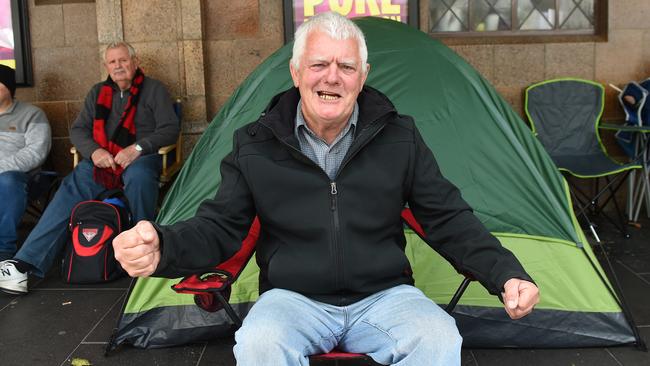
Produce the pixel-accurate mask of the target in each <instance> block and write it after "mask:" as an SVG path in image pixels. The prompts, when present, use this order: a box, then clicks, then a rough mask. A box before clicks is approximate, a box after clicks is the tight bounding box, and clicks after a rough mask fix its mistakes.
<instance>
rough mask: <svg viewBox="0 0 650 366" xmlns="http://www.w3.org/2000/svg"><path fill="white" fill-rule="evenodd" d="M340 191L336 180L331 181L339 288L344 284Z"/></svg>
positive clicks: (335, 279)
mask: <svg viewBox="0 0 650 366" xmlns="http://www.w3.org/2000/svg"><path fill="white" fill-rule="evenodd" d="M338 193H339V191H338V189H337V188H336V182H335V181H332V182H330V198H331V202H332V203H331V206H330V208H331V210H332V220H333V223H334V235H332V251H333V253H334V263H335V269H336V270H335V271H334V285H335V286H336V288H337V289H339V288H341V287H342V285H343V284H344V282H345V281H344V278H343V271H342V269H343V248H341V240H340V236H341V224H340V221H339V212H338V207H337V195H338Z"/></svg>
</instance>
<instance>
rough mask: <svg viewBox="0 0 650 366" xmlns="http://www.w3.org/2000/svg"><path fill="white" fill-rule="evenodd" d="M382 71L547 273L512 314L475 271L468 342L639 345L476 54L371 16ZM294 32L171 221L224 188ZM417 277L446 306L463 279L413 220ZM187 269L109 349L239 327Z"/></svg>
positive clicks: (544, 160)
mask: <svg viewBox="0 0 650 366" xmlns="http://www.w3.org/2000/svg"><path fill="white" fill-rule="evenodd" d="M357 23H358V24H359V26H360V27H361V28H362V30H363V31H364V33H365V35H366V38H367V43H368V49H369V63H370V64H371V66H372V67H371V71H370V74H369V77H368V81H367V84H369V85H370V86H373V87H375V88H377V89H379V90H381V91H382V92H384V93H385V94H386V95H388V97H389V98H390V99H391V100H392V101H393V102H394V104H395V106H396V107H397V110H398V111H400V113H403V114H409V115H412V116H413V117H414V118H415V120H416V121H417V125H418V127H419V129H420V131H421V133H422V135H423V137H424V138H425V140H426V142H427V144H428V145H429V147H430V148H431V149H432V150H433V152H434V154H435V156H436V158H437V160H438V163H439V164H440V167H441V169H442V172H443V174H444V175H445V176H446V177H447V178H448V179H449V180H451V181H452V182H453V183H454V184H456V185H457V186H458V187H459V188H460V190H461V191H462V194H463V197H464V198H465V200H467V201H468V202H469V204H470V205H471V206H472V207H473V208H474V210H475V213H476V215H477V216H478V217H479V218H480V220H481V221H482V222H483V223H484V224H485V225H486V226H487V228H488V229H489V230H490V231H491V232H492V233H493V234H494V235H495V236H497V238H498V239H499V240H500V241H501V242H502V244H503V245H504V246H506V247H508V248H509V249H510V250H512V251H513V252H514V253H515V255H516V256H517V257H518V258H519V259H520V261H521V262H522V263H523V264H524V266H525V268H526V269H527V270H528V272H529V273H530V274H531V275H532V276H533V278H534V279H535V281H536V282H537V284H538V286H539V288H540V292H541V302H540V303H539V305H538V306H537V307H536V309H535V311H534V312H533V313H532V314H530V315H529V316H527V317H525V318H523V319H521V320H518V321H513V320H510V319H509V318H508V317H507V315H506V313H505V311H504V310H503V305H502V304H501V303H500V302H499V300H498V299H497V298H496V297H494V296H491V295H489V294H488V293H487V291H486V290H485V289H483V287H482V286H481V285H480V284H478V283H472V284H471V285H470V287H469V289H468V290H467V292H466V293H465V295H464V296H463V297H462V299H461V300H460V303H459V305H458V306H457V307H456V310H455V312H454V316H455V318H456V320H457V324H458V326H459V328H460V331H461V334H462V335H463V337H464V344H465V345H466V346H475V347H585V346H608V345H614V344H628V343H634V342H635V341H636V340H637V338H636V337H635V331H633V329H634V328H633V327H632V326H631V325H630V323H629V322H628V320H627V318H626V317H625V315H624V312H623V310H622V309H623V308H622V306H621V303H620V301H619V300H618V299H617V297H616V295H615V292H614V290H613V289H612V286H611V285H610V283H609V282H608V281H607V279H606V277H605V274H604V272H603V270H602V269H601V267H600V265H599V264H598V262H597V260H596V259H595V257H594V254H593V252H592V250H591V248H590V246H589V244H588V242H587V240H586V238H585V236H584V234H583V233H582V231H581V229H580V227H579V226H578V224H577V221H576V219H575V216H574V214H573V212H572V209H571V205H570V201H569V197H568V193H567V187H566V184H565V182H564V180H563V179H562V177H561V176H560V175H559V174H558V172H557V170H556V168H555V166H554V165H553V163H552V161H551V159H550V158H549V157H548V155H547V154H546V152H545V151H544V150H543V148H542V147H541V145H540V144H539V143H538V141H536V139H535V138H534V136H533V135H532V134H531V132H530V130H529V129H528V128H527V126H526V124H525V123H524V122H523V121H522V120H521V119H520V117H519V116H518V115H517V114H516V113H514V112H513V111H512V109H511V108H510V106H509V105H508V103H507V102H505V101H504V100H503V99H502V98H501V97H500V96H499V95H498V94H497V93H496V91H495V90H494V89H493V87H492V86H491V85H490V84H489V83H488V82H487V81H486V80H485V79H483V78H482V77H481V75H479V74H478V72H477V71H476V70H474V69H473V68H472V67H471V66H470V65H469V64H468V63H467V62H465V61H464V60H463V59H462V58H461V57H459V56H458V55H456V54H455V53H454V52H453V51H452V50H450V49H449V48H447V47H446V46H444V45H442V44H441V43H439V42H437V41H435V40H432V39H431V38H430V37H429V36H428V35H426V34H424V33H422V32H420V31H418V30H416V29H414V28H411V27H408V26H406V25H403V24H401V23H398V22H394V21H388V20H383V19H377V18H363V19H358V20H357ZM291 46H292V45H291V44H289V45H286V46H284V47H282V48H281V49H279V50H278V51H277V52H275V53H274V54H273V55H271V56H270V57H269V58H268V59H267V60H266V61H264V63H262V64H261V65H260V66H259V67H258V68H257V69H256V70H255V71H254V72H253V73H252V74H251V75H250V76H249V77H248V78H247V79H246V80H245V81H244V82H243V83H242V85H241V86H240V87H239V88H238V89H237V90H236V91H235V92H234V94H233V95H232V96H231V98H230V99H229V100H228V102H227V103H226V104H225V105H224V107H223V108H222V109H221V111H220V112H219V114H218V115H217V116H216V117H215V118H214V120H213V121H212V123H211V124H210V126H209V128H208V129H207V130H206V131H205V133H204V134H203V136H202V137H201V139H200V140H199V141H198V143H197V145H196V147H195V148H194V150H193V152H192V154H191V155H190V157H189V158H188V160H187V161H186V162H185V165H184V167H183V169H182V171H181V172H180V174H179V176H178V177H177V179H176V182H175V183H174V185H173V187H172V188H171V190H170V191H169V193H168V194H167V196H166V197H165V200H164V203H163V206H162V209H161V212H160V215H159V218H158V222H159V223H161V224H170V223H173V222H176V221H179V220H183V219H185V218H189V217H191V216H192V215H193V214H194V212H195V210H196V209H197V207H198V205H199V203H200V202H201V201H202V200H204V199H205V198H208V197H212V196H213V195H214V193H215V191H216V189H217V187H218V186H219V183H220V174H219V165H220V162H221V160H222V158H223V157H224V156H225V155H226V154H227V153H228V152H229V151H230V150H231V147H232V136H233V132H234V130H235V129H237V128H239V127H241V126H243V125H245V124H246V123H248V122H251V121H254V120H256V119H257V118H258V116H259V114H260V113H261V112H262V110H263V109H264V107H265V106H266V104H267V103H268V102H269V101H270V99H271V98H272V97H273V96H274V95H275V94H277V93H279V92H281V91H283V90H285V89H287V88H290V87H292V83H291V78H290V75H289V67H288V60H289V58H290V56H291ZM406 236H407V239H408V246H407V253H408V255H409V259H410V260H411V264H412V266H413V269H414V273H415V281H416V286H418V287H419V288H420V289H422V290H423V291H424V292H425V293H426V294H427V295H428V296H430V297H431V298H432V299H433V300H434V301H436V302H437V303H439V304H445V303H447V302H448V301H449V299H450V298H451V296H452V294H453V292H454V290H455V289H456V287H457V286H458V284H459V283H460V281H461V277H460V275H458V274H457V273H456V272H455V271H454V270H453V268H452V267H451V266H450V265H449V264H447V262H445V261H444V259H442V258H441V257H440V256H438V255H437V254H436V253H435V252H434V251H432V250H431V249H430V248H429V247H428V246H427V245H426V244H424V243H423V242H421V241H420V239H419V237H418V236H417V235H416V234H414V233H412V232H408V231H407V232H406ZM176 282H178V280H167V279H157V278H145V279H138V280H137V281H135V284H134V285H133V287H132V289H131V292H130V294H129V296H128V301H127V302H126V304H125V307H124V309H123V314H122V316H121V318H120V321H119V324H118V329H117V332H116V334H115V335H114V339H112V340H111V342H110V344H109V348H114V347H116V346H117V345H119V344H123V343H125V344H132V345H134V346H136V347H164V346H170V345H178V344H185V343H189V342H195V341H198V340H205V339H210V338H214V337H216V336H220V335H224V334H228V333H229V332H232V329H231V327H230V323H229V321H228V318H227V316H226V315H225V314H223V310H221V311H219V312H217V313H208V312H205V311H203V310H201V309H200V308H198V307H197V306H196V305H195V304H194V299H193V297H192V296H191V295H179V294H176V293H175V292H174V291H173V290H172V289H171V288H170V286H171V285H172V284H174V283H176ZM257 296H258V294H257V268H256V266H255V263H254V261H250V263H249V265H248V267H247V268H246V270H245V271H244V273H243V274H242V275H241V276H240V278H239V280H238V281H237V282H236V285H235V286H234V287H233V292H232V295H231V303H234V307H235V309H236V310H237V311H238V312H239V313H240V314H245V313H246V312H247V311H248V309H249V308H250V306H252V304H253V303H254V301H255V300H256V298H257Z"/></svg>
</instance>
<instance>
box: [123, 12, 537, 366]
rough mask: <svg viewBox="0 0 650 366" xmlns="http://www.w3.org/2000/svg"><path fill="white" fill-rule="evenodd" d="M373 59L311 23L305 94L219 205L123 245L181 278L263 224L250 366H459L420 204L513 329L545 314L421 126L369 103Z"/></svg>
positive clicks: (246, 349) (352, 39)
mask: <svg viewBox="0 0 650 366" xmlns="http://www.w3.org/2000/svg"><path fill="white" fill-rule="evenodd" d="M367 57H368V51H367V48H366V44H365V39H364V36H363V33H362V32H361V30H360V29H359V28H358V27H357V26H356V25H355V24H354V23H353V22H351V21H350V20H348V19H346V18H345V17H343V16H341V15H338V14H336V13H324V14H321V15H317V16H315V17H312V18H310V20H309V21H308V22H305V23H304V24H302V25H301V26H300V27H299V28H298V30H297V31H296V36H295V43H294V46H293V57H292V60H291V63H290V70H291V76H292V79H293V82H294V85H295V88H292V89H290V90H288V91H286V92H284V93H281V94H279V95H277V96H276V97H275V98H273V100H272V101H271V103H270V104H269V106H268V107H267V109H266V111H265V112H264V113H263V114H262V115H261V117H260V118H259V120H258V121H256V122H254V123H251V124H250V125H248V126H245V127H243V128H241V129H239V130H237V131H236V132H235V136H234V139H233V151H232V152H231V153H230V154H229V155H228V156H226V157H225V158H224V160H223V162H222V164H221V175H222V180H221V184H220V186H219V189H218V191H217V193H216V196H215V197H214V199H211V200H206V201H204V202H203V203H202V204H201V206H200V207H199V209H198V211H197V213H196V215H195V216H194V217H192V218H190V219H188V220H186V221H183V222H178V223H176V224H173V225H169V226H154V225H153V224H151V223H150V222H146V221H142V222H139V223H138V224H137V225H136V226H135V227H134V228H133V229H131V230H128V231H126V232H123V233H122V234H120V235H119V236H118V237H117V238H116V239H115V240H114V241H113V247H114V248H115V257H116V258H117V259H118V260H119V261H120V263H121V264H122V266H123V267H124V268H125V269H126V270H127V272H128V273H129V274H130V275H131V276H152V275H153V276H162V277H169V278H177V277H180V276H183V275H188V274H192V273H196V272H201V271H205V270H209V269H212V268H213V267H214V266H215V265H216V264H218V263H221V262H222V261H224V260H226V259H228V258H230V257H231V256H232V255H233V254H234V253H235V252H236V251H237V250H238V249H239V247H240V246H241V242H242V240H243V238H244V237H245V236H246V234H247V232H248V229H249V227H250V225H251V223H252V222H253V220H254V218H255V216H256V215H257V216H258V217H259V220H260V223H261V232H260V236H259V239H258V242H257V246H256V257H257V263H258V264H259V267H260V292H261V295H260V297H259V299H258V300H257V302H256V303H255V305H253V307H252V308H251V310H250V312H249V313H248V315H247V316H246V318H245V319H244V322H243V325H242V327H241V328H240V329H239V330H238V331H237V333H236V334H235V340H236V345H235V347H234V354H235V358H236V359H237V365H241V366H251V365H284V366H287V365H307V364H308V363H309V360H308V356H309V355H311V354H317V353H325V352H329V351H330V350H332V349H333V348H334V347H339V348H340V349H342V350H343V351H346V352H354V353H366V354H368V355H369V356H370V357H372V358H373V359H374V360H375V361H377V362H379V363H381V364H384V365H388V364H395V365H402V366H404V365H413V366H422V365H445V366H446V365H459V364H460V349H461V343H462V338H461V336H460V335H459V333H458V329H457V328H456V325H455V323H454V319H453V318H452V317H451V316H450V315H448V314H447V313H446V312H445V311H444V310H443V309H441V308H440V307H439V306H438V305H436V304H435V303H434V302H433V301H431V300H430V299H429V298H427V297H426V296H425V295H424V294H423V293H422V292H421V291H420V290H419V289H417V288H416V287H414V286H413V276H412V271H411V266H410V264H409V261H408V258H407V256H406V254H405V253H404V249H405V245H406V239H405V237H404V229H403V224H402V221H401V217H400V214H401V211H402V209H403V208H404V206H405V205H406V204H408V206H409V207H410V209H411V210H412V212H413V214H414V215H415V218H416V219H417V221H418V222H419V223H420V224H421V226H422V227H423V229H424V232H425V241H426V242H427V244H428V245H429V246H431V247H432V248H433V249H435V250H436V251H438V252H440V253H441V254H442V255H443V256H444V257H445V258H448V259H449V260H450V261H452V262H453V263H454V264H455V265H456V266H457V267H458V268H460V269H461V270H463V271H466V272H469V273H471V274H472V275H473V276H474V277H475V278H476V279H477V280H478V281H480V282H481V284H482V285H483V286H485V287H486V288H487V289H488V290H489V291H490V292H491V293H492V294H495V295H500V296H503V298H504V302H505V309H506V312H507V313H508V314H509V315H510V316H511V317H512V318H520V317H522V316H525V315H526V314H528V313H529V312H531V311H532V309H533V306H534V305H535V304H536V303H537V301H538V300H539V295H538V289H537V287H536V286H535V284H533V283H532V280H531V279H530V277H529V276H528V274H527V273H526V272H525V270H524V269H523V268H522V266H521V264H520V263H519V261H518V260H517V259H516V258H515V256H514V255H513V254H512V253H511V252H510V251H508V250H507V249H505V248H503V247H502V246H501V245H500V243H499V241H498V240H497V239H496V238H495V237H494V236H492V235H491V234H490V233H489V232H488V231H487V230H486V229H485V227H484V226H483V225H482V224H481V222H480V221H479V220H478V219H477V218H476V217H475V216H474V214H473V213H472V210H471V208H470V207H469V206H468V205H467V203H465V201H464V200H463V199H462V197H461V194H460V192H459V190H458V189H457V188H456V187H455V186H453V185H452V184H451V183H450V182H449V181H447V180H446V179H445V178H444V177H443V176H442V175H441V173H440V170H439V168H438V165H437V163H436V160H435V158H434V156H433V154H432V152H431V150H430V149H429V148H428V147H427V146H426V144H425V143H424V141H423V139H422V137H421V135H420V133H419V131H418V129H417V127H416V125H415V123H414V121H413V119H412V118H410V117H408V116H404V115H400V114H399V113H398V112H397V111H396V110H395V107H394V106H393V104H392V103H391V102H390V101H389V100H388V98H387V97H386V96H385V95H383V94H381V93H380V92H379V91H377V90H375V89H373V88H370V87H367V86H366V87H364V83H365V81H366V77H367V73H368V69H369V65H368V64H367V63H366V61H367ZM502 294H503V295H502Z"/></svg>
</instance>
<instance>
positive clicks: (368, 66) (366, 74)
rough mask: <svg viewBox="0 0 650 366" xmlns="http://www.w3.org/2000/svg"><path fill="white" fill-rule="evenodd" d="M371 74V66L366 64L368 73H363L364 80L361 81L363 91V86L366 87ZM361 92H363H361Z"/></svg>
mask: <svg viewBox="0 0 650 366" xmlns="http://www.w3.org/2000/svg"><path fill="white" fill-rule="evenodd" d="M369 73H370V64H366V72H365V73H363V76H362V78H363V80H361V89H363V86H364V85H366V79H368V74H369ZM359 91H361V90H359Z"/></svg>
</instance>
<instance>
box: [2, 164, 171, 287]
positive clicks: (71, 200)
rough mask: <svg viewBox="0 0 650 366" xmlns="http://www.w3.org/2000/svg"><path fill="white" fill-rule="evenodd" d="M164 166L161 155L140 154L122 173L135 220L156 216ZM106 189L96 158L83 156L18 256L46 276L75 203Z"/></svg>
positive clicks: (60, 246) (62, 242)
mask: <svg viewBox="0 0 650 366" xmlns="http://www.w3.org/2000/svg"><path fill="white" fill-rule="evenodd" d="M161 170H162V160H161V158H160V156H159V155H157V154H151V155H144V156H141V157H139V158H138V159H136V160H135V161H134V162H133V163H131V165H129V166H128V167H127V168H126V170H124V173H122V179H123V181H124V194H125V196H126V198H127V200H128V201H129V207H130V209H131V214H132V217H133V220H134V222H138V221H140V220H153V219H154V216H155V211H156V204H157V201H158V188H159V187H158V177H159V176H160V171H161ZM104 190H105V188H104V187H103V186H101V185H100V184H98V183H96V182H95V181H94V180H93V164H92V162H91V161H90V160H87V159H84V160H82V161H81V162H80V163H79V164H78V165H77V167H76V168H75V169H74V170H73V171H72V173H70V174H69V175H68V176H66V177H65V178H64V179H63V182H62V183H61V186H60V187H59V190H58V191H57V192H56V194H55V195H54V198H53V199H52V201H51V202H50V204H49V205H48V206H47V209H46V210H45V212H43V215H42V216H41V218H40V220H39V222H38V223H37V224H36V227H34V229H33V230H32V232H31V233H30V234H29V236H28V237H27V239H26V240H25V243H23V245H22V246H21V248H20V250H19V251H18V253H16V255H15V257H14V258H15V259H19V260H21V261H24V262H27V263H29V264H31V265H32V266H34V268H35V270H34V271H33V272H32V273H33V274H35V275H37V276H39V277H44V276H45V273H47V271H48V270H49V269H50V267H51V266H52V264H53V263H54V260H55V259H56V258H57V257H58V256H59V253H60V251H61V249H62V248H63V245H64V244H65V239H66V234H67V227H68V220H69V218H70V212H71V211H72V209H73V208H74V206H75V205H77V204H78V203H79V202H81V201H86V200H91V199H93V198H95V197H97V196H98V195H99V194H100V193H101V192H103V191H104Z"/></svg>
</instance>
